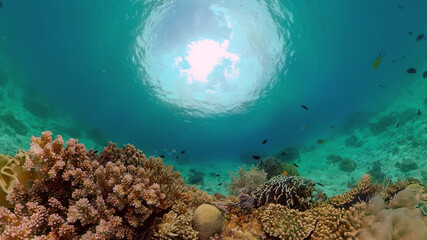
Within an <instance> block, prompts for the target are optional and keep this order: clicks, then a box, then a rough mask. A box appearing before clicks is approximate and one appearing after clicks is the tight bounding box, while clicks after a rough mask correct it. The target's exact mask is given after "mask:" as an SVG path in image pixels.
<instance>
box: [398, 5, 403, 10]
mask: <svg viewBox="0 0 427 240" xmlns="http://www.w3.org/2000/svg"><path fill="white" fill-rule="evenodd" d="M397 8H399V9H404V8H405V5H399V6H397Z"/></svg>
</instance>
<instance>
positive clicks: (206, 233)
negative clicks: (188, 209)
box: [193, 204, 224, 240]
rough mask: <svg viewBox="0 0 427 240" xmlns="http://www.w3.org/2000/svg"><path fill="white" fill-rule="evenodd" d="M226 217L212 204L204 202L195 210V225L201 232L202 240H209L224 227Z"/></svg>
mask: <svg viewBox="0 0 427 240" xmlns="http://www.w3.org/2000/svg"><path fill="white" fill-rule="evenodd" d="M223 222H224V218H223V217H222V214H221V212H220V211H219V210H218V208H216V207H215V206H213V205H211V204H202V205H200V206H199V207H198V208H197V209H196V211H194V217H193V226H194V229H195V230H196V231H198V232H199V237H200V240H208V239H209V238H210V237H211V236H212V235H214V234H215V233H218V232H220V231H221V229H222V224H223Z"/></svg>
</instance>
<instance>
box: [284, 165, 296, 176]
mask: <svg viewBox="0 0 427 240" xmlns="http://www.w3.org/2000/svg"><path fill="white" fill-rule="evenodd" d="M282 169H283V171H285V172H287V173H288V176H299V172H298V169H297V168H296V167H295V166H294V165H293V164H290V163H282Z"/></svg>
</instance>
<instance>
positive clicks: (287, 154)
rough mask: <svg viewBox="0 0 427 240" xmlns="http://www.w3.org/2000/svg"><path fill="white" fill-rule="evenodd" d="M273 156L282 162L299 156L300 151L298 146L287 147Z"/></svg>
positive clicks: (293, 159)
mask: <svg viewBox="0 0 427 240" xmlns="http://www.w3.org/2000/svg"><path fill="white" fill-rule="evenodd" d="M273 156H274V157H275V158H276V159H277V160H279V161H281V162H291V161H295V160H297V159H298V158H299V151H298V148H296V147H286V148H284V149H282V150H280V151H279V152H277V153H276V154H274V155H273Z"/></svg>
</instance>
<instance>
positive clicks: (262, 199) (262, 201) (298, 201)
mask: <svg viewBox="0 0 427 240" xmlns="http://www.w3.org/2000/svg"><path fill="white" fill-rule="evenodd" d="M315 187H316V183H315V182H314V181H313V180H310V179H306V178H302V177H297V176H292V177H287V176H285V175H281V176H277V177H274V178H272V179H271V180H270V181H268V182H266V183H264V184H263V185H261V186H260V187H259V188H258V189H257V191H255V192H254V193H252V195H253V196H254V197H255V205H256V206H257V207H259V206H262V205H266V204H268V203H278V204H282V205H284V206H288V207H289V208H292V209H299V210H306V209H308V208H309V207H310V205H311V200H312V197H313V191H314V190H315Z"/></svg>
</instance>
